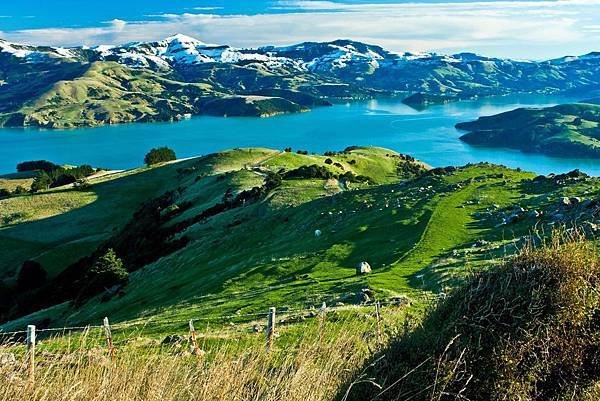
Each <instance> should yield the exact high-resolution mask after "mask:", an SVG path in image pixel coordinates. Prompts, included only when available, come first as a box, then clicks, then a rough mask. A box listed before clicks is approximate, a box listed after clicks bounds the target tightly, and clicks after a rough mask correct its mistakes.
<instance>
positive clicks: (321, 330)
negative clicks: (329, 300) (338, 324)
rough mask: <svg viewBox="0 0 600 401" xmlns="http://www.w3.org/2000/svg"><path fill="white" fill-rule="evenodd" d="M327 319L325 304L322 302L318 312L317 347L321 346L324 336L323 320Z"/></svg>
mask: <svg viewBox="0 0 600 401" xmlns="http://www.w3.org/2000/svg"><path fill="white" fill-rule="evenodd" d="M326 318H327V304H326V303H325V302H323V305H321V310H320V311H319V345H323V338H324V336H325V319H326Z"/></svg>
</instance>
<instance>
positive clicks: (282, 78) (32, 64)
mask: <svg viewBox="0 0 600 401" xmlns="http://www.w3.org/2000/svg"><path fill="white" fill-rule="evenodd" d="M94 68H95V69H100V70H103V71H105V72H106V74H108V76H107V77H99V81H98V82H91V81H89V79H88V81H87V84H86V86H85V88H82V87H81V79H80V78H82V77H84V76H86V75H89V74H88V73H89V72H90V71H92V70H93V69H94ZM111 69H113V70H115V69H116V70H118V72H114V71H111ZM140 71H143V72H140ZM599 71H600V53H598V52H595V53H594V52H592V53H589V54H587V55H582V56H567V57H563V58H559V59H553V60H547V61H542V62H535V61H515V60H510V59H498V58H491V57H485V56H478V55H475V54H473V53H457V54H454V55H440V54H436V53H421V54H414V53H402V54H400V53H394V52H390V51H388V50H385V49H384V48H382V47H380V46H376V45H371V44H365V43H361V42H356V41H352V40H346V39H344V40H341V39H340V40H335V41H331V42H323V43H319V42H303V43H299V44H296V45H292V46H283V47H278V46H264V47H258V48H256V49H249V48H247V49H238V48H234V47H231V46H228V45H213V44H207V43H204V42H202V41H199V40H197V39H194V38H192V37H189V36H185V35H181V34H178V35H174V36H171V37H168V38H166V39H164V40H160V41H153V42H133V43H127V44H124V45H118V46H95V47H84V46H81V47H71V48H63V47H51V46H38V47H36V46H30V45H20V44H14V43H10V42H7V41H3V40H0V101H2V102H1V103H2V104H3V105H2V106H1V107H0V113H4V114H0V125H3V126H40V127H46V128H70V127H79V126H96V125H102V124H114V123H121V122H147V121H169V120H178V119H181V117H182V116H183V115H186V114H192V115H201V114H214V113H209V112H205V108H204V107H205V105H206V104H207V103H208V102H213V101H214V100H216V99H221V100H222V99H224V98H227V97H231V96H237V97H240V96H241V97H248V96H257V95H259V94H260V93H264V92H265V91H273V90H284V92H282V93H280V95H279V96H272V99H271V100H270V101H269V104H270V105H269V106H268V107H266V108H268V109H269V110H268V111H265V110H263V108H260V107H259V108H258V109H256V111H254V112H252V113H250V114H248V113H247V110H246V111H243V110H240V109H237V108H236V107H233V104H229V106H228V107H227V108H226V109H225V110H223V112H222V113H221V114H220V115H224V116H225V115H227V116H238V115H239V116H247V115H251V116H265V115H276V114H281V113H288V112H297V111H303V110H304V106H305V105H302V104H298V103H296V102H295V101H294V99H293V98H297V95H295V94H294V95H293V96H287V95H286V94H290V93H291V92H290V91H292V92H294V93H301V94H302V95H308V96H312V97H313V98H314V100H313V101H311V102H310V103H312V104H318V103H320V102H323V103H328V102H331V101H335V100H340V99H343V100H357V99H368V98H373V97H377V96H381V95H387V96H393V95H404V96H405V95H406V94H411V93H424V94H428V95H444V96H448V97H449V98H451V99H452V98H454V99H462V98H473V97H480V96H490V95H507V94H511V93H540V94H557V93H573V92H575V93H578V92H582V93H585V94H586V97H594V96H596V95H595V93H594V94H588V93H591V92H593V90H594V88H598V87H599V86H600V72H599ZM115 74H117V75H119V74H120V75H126V76H128V77H129V78H126V79H124V82H129V81H131V80H134V78H135V77H136V76H139V75H144V80H145V81H146V86H151V87H163V89H162V90H161V91H160V93H154V92H152V91H150V93H152V96H143V99H141V100H140V98H139V96H137V95H135V96H134V99H133V100H127V97H126V98H125V100H124V101H117V99H119V98H120V97H121V95H122V94H121V93H120V92H121V91H122V89H123V88H122V87H119V86H115V87H110V86H109V88H108V89H107V88H106V87H104V88H102V86H103V85H104V84H105V83H106V82H107V81H110V80H111V76H113V75H115ZM30 76H31V77H36V80H35V83H34V84H33V85H32V84H31V82H30V81H29V80H30V79H31V78H29V77H30ZM165 80H167V81H169V82H170V83H171V84H169V85H167V86H166V87H165V86H164V85H163V84H164V82H165ZM59 82H61V83H60V86H67V87H68V88H69V89H68V90H64V91H62V92H61V93H59V94H58V95H57V93H56V85H59ZM103 82H104V84H103ZM189 84H193V85H196V86H199V87H202V90H201V91H199V92H198V93H195V94H194V95H192V96H189V94H185V93H181V92H185V89H182V88H184V87H187V86H188V85H189ZM84 90H85V91H87V92H86V93H85V94H84V96H79V95H78V96H71V94H73V93H77V94H81V93H83V91H84ZM103 90H104V92H105V93H104V97H102V98H99V97H98V96H97V94H98V92H102V91H103ZM107 91H108V92H110V93H107ZM286 91H287V92H286ZM128 96H130V95H128ZM49 99H52V100H53V101H49ZM282 99H283V100H282ZM41 100H46V101H44V102H42V101H41ZM165 100H167V107H165V104H164V103H165ZM136 102H137V103H136ZM171 103H181V104H183V105H184V107H182V108H180V107H175V108H173V107H171V106H169V104H171ZM221 103H227V102H221ZM290 103H293V105H291V107H290ZM273 104H278V105H280V106H281V107H276V109H274V110H273V109H271V106H272V105H273ZM97 110H100V112H96V111H97ZM113 111H114V112H113ZM219 111H221V110H220V109H219Z"/></svg>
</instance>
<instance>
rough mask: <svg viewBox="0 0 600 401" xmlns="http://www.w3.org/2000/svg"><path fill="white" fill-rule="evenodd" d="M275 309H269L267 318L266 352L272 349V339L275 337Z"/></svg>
mask: <svg viewBox="0 0 600 401" xmlns="http://www.w3.org/2000/svg"><path fill="white" fill-rule="evenodd" d="M275 310H276V309H275V308H269V316H268V318H267V350H268V351H270V350H271V349H272V348H273V337H274V336H275Z"/></svg>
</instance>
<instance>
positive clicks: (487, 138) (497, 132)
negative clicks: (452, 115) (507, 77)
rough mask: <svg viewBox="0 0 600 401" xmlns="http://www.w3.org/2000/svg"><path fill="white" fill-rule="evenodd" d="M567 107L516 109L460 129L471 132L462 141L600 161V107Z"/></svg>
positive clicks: (591, 105)
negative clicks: (599, 159)
mask: <svg viewBox="0 0 600 401" xmlns="http://www.w3.org/2000/svg"><path fill="white" fill-rule="evenodd" d="M591 102H592V101H590V103H580V104H565V105H558V106H554V107H547V108H542V109H516V110H513V111H509V112H506V113H501V114H497V115H494V116H487V117H480V118H479V119H478V120H476V121H473V122H466V123H459V124H457V125H456V128H458V129H461V130H466V131H470V132H469V133H467V134H465V135H463V136H461V138H460V139H461V140H463V141H465V142H467V143H469V144H471V145H480V146H489V147H505V148H513V149H519V150H522V151H524V152H533V153H543V154H547V155H552V156H562V157H590V158H598V157H600V106H598V105H595V104H593V103H591Z"/></svg>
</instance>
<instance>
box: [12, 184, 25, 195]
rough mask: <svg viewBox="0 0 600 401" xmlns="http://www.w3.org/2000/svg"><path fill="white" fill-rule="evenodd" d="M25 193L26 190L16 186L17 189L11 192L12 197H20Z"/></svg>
mask: <svg viewBox="0 0 600 401" xmlns="http://www.w3.org/2000/svg"><path fill="white" fill-rule="evenodd" d="M25 193H27V190H26V189H25V187H24V186H22V185H17V187H16V188H15V190H14V191H13V195H22V194H25Z"/></svg>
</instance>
